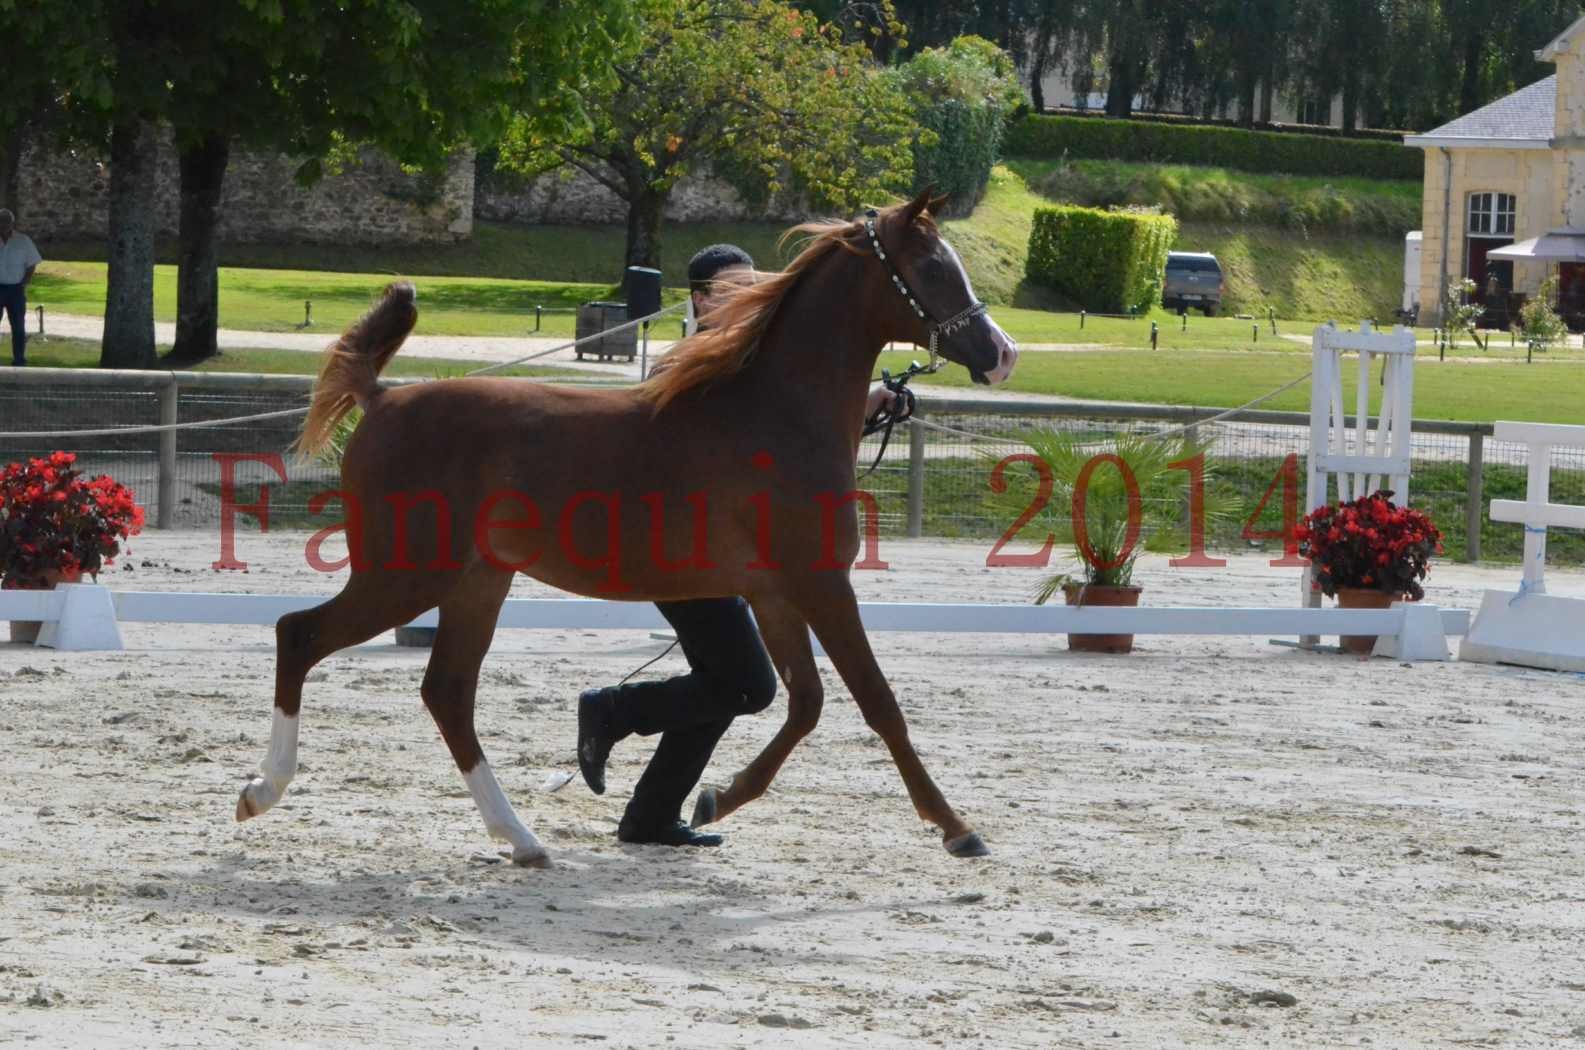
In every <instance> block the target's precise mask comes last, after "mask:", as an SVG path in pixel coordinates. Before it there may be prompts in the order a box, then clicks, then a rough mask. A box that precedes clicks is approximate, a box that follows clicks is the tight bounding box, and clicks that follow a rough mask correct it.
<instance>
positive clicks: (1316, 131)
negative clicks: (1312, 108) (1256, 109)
mask: <svg viewBox="0 0 1585 1050" xmlns="http://www.w3.org/2000/svg"><path fill="white" fill-rule="evenodd" d="M1040 112H1042V113H1045V114H1047V115H1048V116H1053V117H1081V118H1083V119H1085V120H1115V119H1118V118H1116V117H1108V116H1107V115H1106V114H1105V112H1103V111H1102V110H1098V109H1074V108H1073V107H1071V106H1047V107H1046V108H1045V109H1043V110H1041V111H1040ZM1125 119H1128V120H1143V121H1149V122H1151V123H1154V124H1174V125H1177V126H1179V127H1183V126H1186V125H1194V126H1198V127H1207V128H1241V129H1243V130H1244V131H1275V132H1279V133H1281V134H1283V135H1319V136H1325V137H1326V138H1342V139H1369V140H1372V141H1375V142H1396V143H1399V144H1402V142H1403V137H1404V136H1405V135H1413V134H1414V132H1413V131H1409V130H1403V129H1398V128H1355V129H1354V130H1352V131H1345V130H1344V129H1343V128H1334V127H1332V126H1331V125H1328V124H1284V123H1282V122H1280V121H1276V120H1274V121H1271V122H1270V123H1269V124H1268V123H1266V122H1265V121H1256V122H1255V123H1254V124H1253V125H1249V124H1245V123H1243V122H1242V121H1238V120H1234V119H1232V118H1230V117H1197V116H1194V115H1192V114H1188V113H1151V112H1149V111H1147V110H1138V109H1136V110H1135V111H1134V112H1132V113H1130V114H1129V115H1128V116H1127V118H1125Z"/></svg>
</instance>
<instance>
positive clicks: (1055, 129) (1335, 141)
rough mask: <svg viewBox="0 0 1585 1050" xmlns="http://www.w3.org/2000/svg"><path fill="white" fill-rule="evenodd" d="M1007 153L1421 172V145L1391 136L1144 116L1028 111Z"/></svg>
mask: <svg viewBox="0 0 1585 1050" xmlns="http://www.w3.org/2000/svg"><path fill="white" fill-rule="evenodd" d="M1002 151H1003V152H1004V153H1006V154H1009V155H1011V156H1026V157H1060V156H1062V155H1063V154H1064V153H1066V154H1067V155H1068V156H1070V157H1094V158H1097V159H1099V160H1133V161H1143V162H1146V163H1154V164H1208V165H1214V166H1216V167H1221V168H1237V169H1239V170H1240V171H1253V172H1262V173H1264V172H1272V173H1285V174H1291V175H1358V176H1362V177H1369V178H1378V179H1413V180H1414V181H1416V182H1418V181H1420V180H1421V179H1422V178H1424V176H1425V159H1424V156H1423V155H1422V154H1421V152H1420V150H1418V149H1413V148H1411V147H1409V146H1401V145H1395V144H1393V143H1391V142H1369V141H1365V140H1361V139H1344V138H1331V137H1326V136H1322V135H1294V134H1288V133H1286V132H1275V131H1247V130H1245V129H1243V128H1221V127H1209V126H1205V125H1183V124H1167V123H1161V122H1157V121H1143V120H1097V119H1094V118H1092V117H1053V116H1048V115H1035V114H1030V115H1029V116H1026V117H1024V118H1023V119H1021V120H1019V121H1017V122H1016V123H1015V124H1013V125H1012V126H1011V127H1010V128H1009V129H1008V131H1007V137H1006V139H1005V141H1004V143H1003V147H1002Z"/></svg>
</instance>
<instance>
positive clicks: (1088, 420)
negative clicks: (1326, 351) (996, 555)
mask: <svg viewBox="0 0 1585 1050" xmlns="http://www.w3.org/2000/svg"><path fill="white" fill-rule="evenodd" d="M52 372H53V373H54V374H45V373H52ZM24 377H25V378H24ZM310 385H311V380H310V379H309V378H308V377H306V376H268V377H253V376H235V377H227V376H222V375H218V374H176V375H174V376H173V375H172V374H171V373H110V372H92V373H80V372H79V373H62V372H57V371H56V370H49V369H37V370H29V371H28V372H26V373H15V374H13V375H11V376H8V377H6V378H5V379H3V380H0V420H3V423H0V430H3V431H8V432H11V431H28V432H42V431H59V430H69V429H86V428H96V427H107V426H136V425H152V424H158V423H160V422H161V421H162V420H164V421H166V422H169V421H171V417H172V415H173V413H172V412H171V408H174V417H175V418H176V419H179V420H180V421H182V422H190V421H198V420H218V419H224V418H227V417H233V416H240V415H250V414H254V413H259V412H268V411H274V410H280V409H289V408H299V407H301V406H303V405H304V404H305V403H306V396H307V394H308V391H309V388H310ZM172 389H174V394H175V396H174V397H171V395H170V391H171V390H172ZM162 391H163V393H162ZM162 398H163V400H164V403H165V410H164V412H162ZM922 405H923V406H924V408H923V411H924V412H925V413H926V414H925V415H923V416H922V417H921V418H922V419H923V420H926V421H928V423H930V424H933V426H929V427H926V426H924V425H923V424H922V423H921V422H919V421H915V422H913V423H909V424H905V425H903V426H900V427H898V428H897V430H896V431H895V433H894V434H893V437H892V440H891V442H890V444H889V446H888V447H887V449H886V452H885V455H884V457H883V458H882V460H881V462H880V463H879V465H878V466H877V467H876V469H875V470H874V471H873V472H872V473H870V474H868V475H867V476H864V477H863V478H861V479H860V481H859V483H858V487H859V488H860V489H861V490H862V491H864V492H867V493H869V494H871V495H872V496H873V497H874V499H875V504H876V508H877V511H878V517H879V528H880V532H881V534H882V535H883V536H901V535H907V534H917V535H923V536H932V537H968V538H975V539H986V540H991V541H995V540H996V539H997V538H999V537H1001V536H1003V535H1004V534H1006V533H1008V531H1009V529H1010V527H1011V526H1012V525H1013V523H1014V522H1015V520H1016V519H1017V518H1018V517H1019V516H1020V514H1021V512H1022V511H1023V510H1024V509H1025V508H1026V507H1027V506H1028V505H1029V503H1030V502H1031V493H1032V492H1033V487H1032V484H1031V481H1030V479H1032V478H1033V472H1032V470H1031V469H1030V467H1029V465H1028V464H1025V463H1015V464H1011V465H1009V466H1007V467H1005V468H1004V476H1005V477H1006V478H1007V479H1008V480H1010V481H1014V482H1017V483H1016V484H1013V485H1011V486H1009V491H1008V492H1007V493H1004V494H1000V495H999V494H997V493H995V492H993V491H992V489H991V485H990V482H991V476H992V472H993V470H994V469H995V468H996V465H997V464H998V463H999V462H1002V461H1003V460H1004V459H1006V457H1008V456H1012V455H1015V454H1018V453H1028V452H1029V446H1028V444H1027V443H1026V441H1025V438H1026V436H1027V435H1029V434H1030V433H1031V432H1033V431H1035V430H1038V429H1052V430H1058V431H1061V432H1064V433H1067V434H1071V435H1073V436H1074V438H1075V439H1077V440H1081V441H1084V442H1094V443H1096V451H1097V452H1100V451H1104V449H1105V443H1106V442H1108V441H1109V440H1110V439H1112V438H1115V437H1116V436H1118V435H1121V434H1160V433H1162V432H1165V431H1174V432H1177V431H1181V430H1183V429H1184V428H1185V427H1186V426H1187V429H1188V434H1187V436H1188V437H1190V438H1192V439H1194V440H1197V441H1199V442H1203V443H1204V444H1205V445H1206V447H1207V453H1206V461H1205V462H1206V482H1207V485H1208V486H1214V487H1215V489H1216V490H1217V491H1218V492H1220V493H1221V494H1223V495H1224V496H1226V497H1227V499H1226V501H1225V502H1226V503H1227V505H1228V506H1229V507H1231V508H1232V512H1231V513H1229V514H1227V515H1226V516H1225V517H1224V518H1223V519H1222V520H1221V521H1220V522H1219V523H1213V527H1212V528H1211V529H1209V530H1208V531H1207V535H1206V541H1207V545H1208V546H1209V547H1211V548H1213V549H1222V550H1230V549H1246V550H1247V549H1264V550H1269V551H1273V552H1280V550H1281V548H1282V545H1283V544H1282V540H1281V539H1280V538H1275V537H1279V536H1280V535H1281V533H1282V531H1283V530H1284V529H1285V528H1288V527H1290V526H1291V524H1292V523H1291V521H1285V514H1284V499H1283V480H1282V472H1283V463H1284V460H1285V459H1286V458H1287V457H1289V456H1292V457H1294V458H1295V460H1296V463H1297V467H1298V484H1297V489H1298V497H1299V500H1300V501H1301V504H1302V500H1303V476H1304V475H1303V472H1304V464H1305V457H1306V455H1307V453H1308V451H1309V441H1310V430H1309V427H1308V422H1307V420H1306V419H1305V417H1304V416H1302V415H1300V414H1297V413H1270V412H1264V413H1263V412H1250V413H1247V414H1246V416H1244V417H1241V418H1238V419H1235V420H1228V421H1220V422H1215V423H1194V422H1193V415H1192V412H1191V410H1186V409H1182V408H1173V407H1169V406H1130V407H1129V409H1128V412H1129V414H1130V416H1131V418H1121V419H1119V418H1108V416H1109V415H1111V414H1112V413H1113V411H1114V410H1110V409H1107V408H1105V407H1104V406H1085V405H1080V404H1074V403H1044V402H1035V401H1028V400H1023V401H1020V400H1016V399H1007V398H1003V399H998V400H997V401H995V402H983V403H975V402H969V401H954V400H951V399H946V398H935V397H930V398H926V399H925V400H924V401H923V402H922ZM1205 414H1208V413H1205ZM298 423H299V419H298V417H295V416H291V417H286V418H281V419H273V420H264V421H257V422H250V423H244V424H239V425H232V426H225V427H216V428H205V429H197V430H184V431H181V432H178V433H176V434H174V435H164V436H162V435H160V434H154V433H138V434H116V435H108V436H103V437H83V438H59V439H51V438H48V437H36V438H0V462H10V461H12V460H15V459H18V458H22V457H26V456H39V455H46V454H48V453H50V452H52V451H55V450H56V449H64V450H66V451H71V452H75V453H77V454H78V457H79V463H80V465H81V466H82V467H83V469H84V470H86V471H87V472H89V473H90V474H97V473H107V474H111V475H112V476H114V477H115V478H117V480H119V481H122V482H123V483H125V484H127V485H129V486H131V487H132V488H133V490H134V491H135V492H137V493H138V494H139V497H140V500H141V501H142V502H143V503H145V505H147V506H149V507H150V521H151V523H152V522H154V521H156V520H158V521H160V522H162V523H164V524H166V525H167V526H168V527H174V528H198V527H204V526H214V525H217V524H218V523H219V522H220V516H221V498H222V487H223V485H225V484H226V483H227V482H228V480H229V481H230V482H232V483H234V489H233V491H232V493H231V498H232V499H233V500H234V501H235V504H236V505H237V506H238V507H239V508H246V507H248V506H250V505H253V504H257V503H260V502H261V501H262V498H263V493H264V488H265V487H267V488H268V504H269V516H270V525H271V527H272V528H282V527H288V528H290V527H300V528H302V527H306V528H323V527H326V526H329V525H332V524H334V523H335V521H336V519H337V517H338V516H339V514H340V513H341V510H340V504H339V503H338V502H335V501H332V502H330V504H329V506H328V507H327V508H326V509H325V510H324V511H323V512H322V513H320V514H317V515H316V514H311V513H310V511H309V504H310V500H311V499H312V498H313V497H314V496H315V495H317V494H319V493H322V492H326V491H329V490H332V489H335V488H336V487H337V485H338V472H337V470H336V469H335V467H334V466H333V465H332V464H329V463H326V462H320V461H308V462H303V461H300V460H298V459H296V458H295V457H293V456H291V455H290V454H288V453H287V449H288V447H289V445H290V444H291V441H292V439H293V437H294V436H295V434H296V430H297V426H298ZM939 428H946V429H939ZM1489 431H1490V428H1489V427H1484V428H1483V427H1476V426H1468V425H1463V426H1459V425H1450V424H1436V423H1417V424H1416V425H1415V430H1414V436H1413V449H1414V455H1413V470H1412V475H1411V483H1410V493H1409V502H1410V503H1411V505H1414V506H1417V507H1419V508H1421V509H1423V510H1426V511H1428V512H1429V513H1430V514H1431V515H1432V516H1433V518H1434V519H1435V520H1436V521H1437V523H1438V524H1439V525H1440V526H1441V528H1442V530H1443V532H1444V534H1445V535H1446V537H1447V539H1446V547H1447V556H1448V557H1450V558H1465V557H1467V556H1468V554H1469V553H1470V548H1471V544H1470V542H1469V541H1470V536H1469V535H1468V531H1467V530H1468V526H1469V524H1470V523H1471V522H1474V523H1476V524H1477V526H1478V528H1479V537H1478V550H1479V556H1480V557H1481V558H1483V559H1486V560H1517V559H1518V558H1519V557H1520V554H1521V552H1522V549H1523V536H1524V531H1523V527H1522V526H1519V525H1509V524H1501V523H1494V522H1492V521H1491V520H1490V518H1489V515H1488V513H1487V507H1488V505H1489V501H1490V500H1491V499H1493V498H1496V499H1518V500H1522V499H1524V496H1525V487H1526V455H1527V450H1526V448H1525V446H1523V445H1518V444H1514V443H1510V442H1499V441H1495V440H1493V439H1492V438H1491V437H1490V436H1489ZM162 447H163V449H164V451H165V455H164V456H162V454H161V453H162ZM879 448H880V437H879V436H878V435H876V436H872V437H870V438H866V439H865V440H864V442H863V444H862V445H861V447H860V453H859V464H860V467H861V469H862V468H863V467H867V466H868V465H869V464H870V463H871V462H872V461H873V460H874V457H875V455H876V453H877V452H878V451H879ZM1552 466H1553V470H1552V500H1553V502H1557V503H1574V504H1585V449H1581V448H1559V449H1556V450H1555V451H1554V456H1553V464H1552ZM162 482H163V485H162ZM1384 483H1385V482H1384ZM1020 485H1022V487H1020ZM1182 491H1183V501H1184V510H1183V513H1184V515H1185V521H1187V514H1188V473H1187V472H1184V475H1183V490H1182ZM162 495H165V496H168V499H169V506H166V507H159V508H158V510H159V512H160V513H159V514H158V515H156V507H155V505H156V504H157V503H158V502H159V497H160V496H162ZM1059 503H1060V501H1056V500H1053V501H1051V502H1048V503H1047V504H1046V505H1045V506H1044V507H1042V508H1039V510H1038V513H1035V514H1034V515H1033V516H1032V517H1031V519H1030V520H1029V522H1028V524H1027V525H1026V526H1025V528H1024V529H1023V530H1021V531H1020V533H1019V534H1018V536H1017V537H1016V538H1014V539H1011V540H1009V549H1034V548H1038V547H1039V546H1040V543H1041V541H1042V540H1043V539H1044V537H1045V535H1047V534H1048V533H1051V532H1055V533H1057V534H1058V536H1059V538H1062V537H1064V536H1065V535H1066V534H1067V532H1068V531H1070V530H1068V529H1067V528H1066V524H1067V522H1068V521H1069V519H1070V515H1071V505H1059ZM1304 509H1305V508H1303V507H1302V505H1301V506H1299V507H1298V508H1297V513H1299V514H1302V513H1303V512H1304ZM1288 516H1289V517H1291V508H1290V513H1289V515H1288ZM255 517H256V515H254V514H253V513H251V512H248V511H245V510H244V511H243V514H242V519H241V520H242V523H243V524H244V525H245V526H247V525H249V524H251V523H252V519H253V518H255ZM911 519H913V520H911ZM1261 533H1265V534H1267V536H1266V538H1261V539H1251V538H1250V537H1252V536H1257V535H1259V534H1261ZM1548 546H1549V550H1548V554H1549V558H1550V559H1551V560H1552V561H1553V562H1554V563H1559V564H1585V536H1582V535H1580V534H1578V533H1573V532H1570V531H1569V530H1553V532H1552V534H1551V536H1550V537H1549V541H1548ZM1274 556H1275V554H1274Z"/></svg>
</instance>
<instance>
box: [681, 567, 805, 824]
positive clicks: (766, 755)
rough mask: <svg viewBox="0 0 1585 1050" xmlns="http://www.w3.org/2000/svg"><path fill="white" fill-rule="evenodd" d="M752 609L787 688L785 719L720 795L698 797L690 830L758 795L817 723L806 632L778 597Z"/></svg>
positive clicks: (703, 793)
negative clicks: (769, 740) (761, 749)
mask: <svg viewBox="0 0 1585 1050" xmlns="http://www.w3.org/2000/svg"><path fill="white" fill-rule="evenodd" d="M752 604H753V607H754V619H755V621H756V622H757V623H758V624H759V630H760V636H761V637H762V638H764V639H765V648H766V649H767V650H768V651H769V652H770V656H771V661H772V662H773V663H774V664H775V665H776V673H777V674H779V675H781V680H782V682H783V683H784V684H785V685H786V686H787V720H786V721H785V722H784V723H783V724H782V727H781V729H779V730H777V732H776V735H775V736H774V737H773V738H771V742H770V743H768V744H766V745H765V749H764V750H763V751H761V752H760V753H759V754H758V755H757V756H755V758H754V760H753V761H752V762H750V763H749V764H748V765H747V766H744V767H743V769H742V771H741V772H739V773H738V774H737V775H736V776H735V777H733V778H732V782H731V783H730V784H728V785H727V786H726V787H725V788H722V789H720V790H717V789H715V788H708V787H707V788H704V789H703V790H701V791H700V792H699V800H698V801H697V802H696V803H695V804H694V810H693V821H692V823H693V826H694V827H699V826H700V825H703V824H709V823H711V822H713V821H717V820H720V819H722V818H723V817H725V816H726V815H727V814H728V813H731V812H732V811H733V810H735V809H738V808H740V807H741V806H743V805H744V804H746V803H748V802H752V801H753V800H754V799H757V798H759V797H760V796H761V795H763V794H764V793H765V789H766V788H768V787H770V784H771V781H772V780H774V779H775V778H776V773H777V772H778V771H779V770H780V769H781V767H782V763H784V762H786V761H787V756H788V755H790V754H792V751H793V748H795V747H797V746H798V742H799V741H800V740H802V739H803V738H804V737H806V736H808V735H809V734H810V733H812V732H814V728H815V726H816V724H818V723H819V721H820V709H821V707H822V706H823V703H824V700H825V692H824V689H823V688H822V687H821V685H820V673H819V671H818V670H817V669H816V668H815V659H814V653H813V651H812V650H811V648H810V646H809V628H808V626H807V625H806V624H805V623H804V618H803V617H802V616H801V615H800V614H799V613H798V611H797V610H796V609H795V608H793V606H792V605H791V604H790V603H789V602H787V601H786V599H783V598H769V597H760V598H757V599H755V600H754V602H753V603H752Z"/></svg>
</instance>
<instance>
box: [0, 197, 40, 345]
mask: <svg viewBox="0 0 1585 1050" xmlns="http://www.w3.org/2000/svg"><path fill="white" fill-rule="evenodd" d="M43 261H44V258H43V256H41V255H39V250H38V248H36V247H35V246H34V244H33V239H32V238H31V237H29V236H28V235H27V234H25V233H18V232H17V217H16V216H15V215H12V214H11V212H10V211H8V210H7V209H5V208H0V307H3V308H4V309H5V315H6V320H7V321H8V322H10V324H11V363H12V364H13V365H15V366H17V367H18V368H21V367H22V366H23V365H25V364H27V363H28V362H27V345H28V330H27V317H28V282H29V281H31V280H32V279H33V271H34V270H36V269H38V265H39V263H41V262H43Z"/></svg>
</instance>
